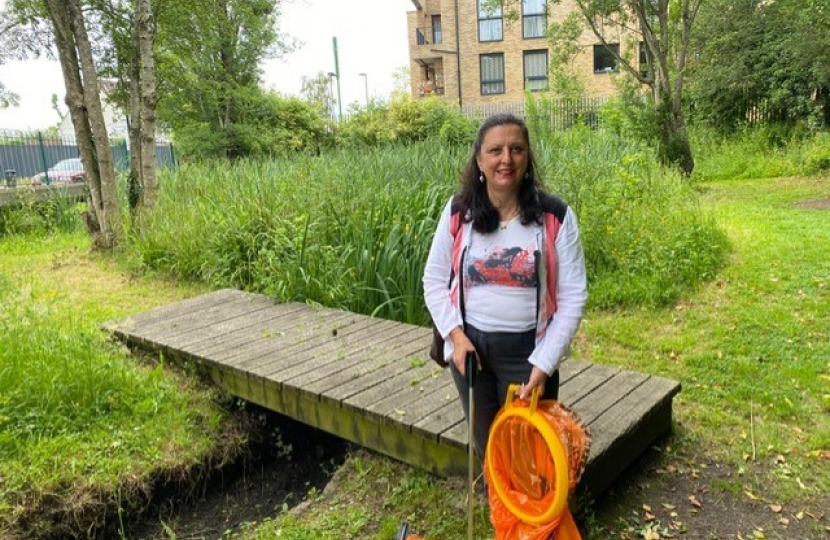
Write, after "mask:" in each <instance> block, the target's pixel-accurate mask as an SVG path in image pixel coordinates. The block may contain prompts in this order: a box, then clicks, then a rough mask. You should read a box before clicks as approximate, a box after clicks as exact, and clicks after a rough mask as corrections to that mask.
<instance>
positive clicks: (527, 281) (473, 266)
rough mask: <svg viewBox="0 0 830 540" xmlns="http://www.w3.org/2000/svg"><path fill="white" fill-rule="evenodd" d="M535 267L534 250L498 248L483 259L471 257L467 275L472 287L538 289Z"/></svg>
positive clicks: (488, 252) (517, 247)
mask: <svg viewBox="0 0 830 540" xmlns="http://www.w3.org/2000/svg"><path fill="white" fill-rule="evenodd" d="M535 266H536V261H534V259H533V249H528V248H522V247H519V246H515V247H509V248H503V247H498V246H496V247H493V248H492V249H489V250H487V251H486V252H485V253H484V256H483V257H481V258H476V257H475V256H473V257H470V261H469V264H468V266H467V275H468V276H469V277H468V279H469V282H470V285H472V286H475V285H500V286H502V287H536V286H537V285H538V284H537V277H536V271H535Z"/></svg>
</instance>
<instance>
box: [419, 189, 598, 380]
mask: <svg viewBox="0 0 830 540" xmlns="http://www.w3.org/2000/svg"><path fill="white" fill-rule="evenodd" d="M546 201H547V202H549V203H550V205H553V207H554V211H553V212H548V215H546V225H545V226H542V225H536V224H531V225H521V224H518V225H519V226H521V227H525V228H530V229H533V230H534V234H535V236H536V238H537V241H536V245H537V246H539V247H540V248H541V250H542V252H543V256H542V257H540V258H539V260H537V261H536V264H542V268H541V269H540V270H541V271H540V272H539V274H538V275H539V279H538V281H539V283H538V286H540V287H543V291H544V288H545V286H546V283H550V282H551V281H553V282H554V283H555V291H554V294H553V295H548V294H547V292H546V291H545V292H543V294H541V295H540V296H541V297H542V299H541V301H540V311H541V313H540V317H539V319H540V320H539V322H537V325H536V330H537V334H536V347H535V348H534V350H533V352H532V353H531V355H530V357H529V358H528V361H529V362H530V363H531V364H533V365H534V366H537V367H538V368H540V369H542V370H543V371H545V372H546V373H547V374H548V375H550V374H552V373H553V372H554V371H555V370H556V369H557V368H558V367H559V365H560V363H561V362H562V361H563V360H564V359H565V358H566V357H567V356H568V354H569V351H570V343H571V341H572V340H573V337H574V335H575V334H576V331H577V329H578V327H579V323H580V321H581V320H582V316H583V313H584V309H585V303H586V301H587V299H588V292H587V278H586V273H585V256H584V253H583V251H582V243H581V241H580V238H579V227H578V225H577V221H576V217H575V216H574V214H573V211H572V210H571V209H570V208H569V207H567V206H566V205H565V204H564V203H562V202H561V201H559V200H558V199H555V198H552V197H549V198H548V199H546ZM453 219H458V215H455V216H453V214H452V203H451V201H450V202H448V203H447V205H446V206H445V207H444V210H443V212H442V213H441V218H440V220H439V222H438V227H437V228H436V232H435V237H434V238H433V241H432V246H431V247H430V252H429V256H428V258H427V264H426V268H425V269H424V279H423V284H424V299H425V301H426V304H427V308H428V309H429V312H430V315H431V316H432V320H433V322H434V323H435V325H436V327H437V328H438V331H439V332H440V333H441V335H442V336H444V338H445V345H444V357H445V358H450V357H452V353H453V345H452V341H451V340H449V339H447V338H448V336H449V333H450V332H451V331H452V330H453V329H454V328H456V327H458V326H462V327H463V321H462V318H461V310H460V307H459V305H458V295H457V291H458V288H457V279H454V280H453V284H452V285H451V286H450V283H449V279H450V275H451V273H453V269H454V268H455V269H456V271H458V269H463V268H464V267H465V266H468V263H469V262H468V261H465V262H462V261H460V260H459V259H460V258H461V257H462V254H463V253H465V251H466V250H465V249H464V248H466V247H469V246H470V244H471V243H477V242H480V241H481V240H482V239H484V238H485V237H487V236H490V235H481V234H479V233H477V232H475V231H474V230H473V229H472V224H471V223H460V224H458V225H457V226H458V232H457V233H456V235H453V234H452V232H451V221H452V220H453ZM551 224H552V225H551ZM458 235H461V236H460V237H458ZM551 236H555V242H554V243H553V245H552V246H551V245H550V242H549V238H550V237H551ZM551 249H552V250H553V252H552V253H545V252H546V251H550V250H551ZM547 261H553V264H554V265H555V267H554V268H553V269H552V271H553V272H554V274H553V276H548V272H550V271H551V269H549V268H547V267H546V262H547ZM464 272H465V273H464V276H463V285H464V288H465V291H466V290H467V288H468V287H469V279H470V277H469V276H468V273H467V271H466V270H465V271H464ZM494 292H497V291H494ZM466 300H467V303H466V308H467V310H468V312H470V311H474V310H475V307H474V306H471V304H470V301H474V300H475V295H474V296H473V298H472V300H471V299H470V298H467V299H466ZM550 300H552V302H551V301H550ZM551 303H552V304H553V305H550V304H551ZM533 317H534V318H535V317H536V314H533ZM493 324H496V323H495V321H493ZM489 328H491V329H492V328H496V326H489Z"/></svg>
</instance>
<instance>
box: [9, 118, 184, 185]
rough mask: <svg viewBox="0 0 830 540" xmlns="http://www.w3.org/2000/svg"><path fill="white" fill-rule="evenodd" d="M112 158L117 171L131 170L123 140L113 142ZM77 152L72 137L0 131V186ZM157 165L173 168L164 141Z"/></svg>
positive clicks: (171, 155) (159, 146)
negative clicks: (0, 175) (0, 176)
mask: <svg viewBox="0 0 830 540" xmlns="http://www.w3.org/2000/svg"><path fill="white" fill-rule="evenodd" d="M111 146H112V155H113V160H114V163H115V168H116V171H126V170H128V169H129V168H130V153H129V150H128V148H127V142H126V141H125V140H124V139H121V140H115V142H113V143H112V145H111ZM78 157H80V152H79V150H78V145H77V144H75V138H74V137H67V136H61V135H57V134H47V133H43V132H35V133H32V132H24V131H14V130H0V174H2V175H3V176H2V178H0V184H2V183H3V182H2V181H3V179H5V181H6V182H7V183H8V182H9V181H10V180H11V179H13V180H12V181H13V182H15V183H17V182H18V181H23V182H22V183H25V179H27V178H31V177H32V176H34V175H36V174H38V173H45V172H46V171H47V170H48V169H50V168H51V167H53V166H54V165H55V164H56V163H58V162H59V161H62V160H64V159H71V158H78ZM156 163H157V164H158V166H159V167H172V166H175V165H176V156H175V153H174V152H173V145H172V143H169V142H163V143H159V144H157V145H156Z"/></svg>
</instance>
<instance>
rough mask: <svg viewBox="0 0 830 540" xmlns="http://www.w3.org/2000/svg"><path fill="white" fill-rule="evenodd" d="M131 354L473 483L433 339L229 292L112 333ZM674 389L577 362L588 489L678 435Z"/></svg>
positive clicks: (565, 382)
mask: <svg viewBox="0 0 830 540" xmlns="http://www.w3.org/2000/svg"><path fill="white" fill-rule="evenodd" d="M104 328H105V329H106V330H107V331H109V332H111V333H113V334H114V335H116V336H118V337H119V338H120V339H122V340H124V341H125V342H126V343H128V344H131V345H133V346H138V347H140V348H143V349H145V350H148V351H152V352H162V353H164V354H165V355H167V356H169V357H173V358H178V359H183V360H188V361H191V362H193V363H195V364H198V365H200V366H202V369H203V370H204V371H205V372H206V373H207V374H208V375H209V376H210V378H211V380H213V381H214V382H215V383H216V384H217V385H219V386H220V387H222V388H223V389H224V390H226V391H227V392H229V393H230V394H232V395H234V396H238V397H240V398H242V399H245V400H248V401H251V402H253V403H256V404H258V405H261V406H263V407H266V408H268V409H270V410H274V411H276V412H279V413H281V414H284V415H286V416H289V417H291V418H294V419H296V420H298V421H300V422H303V423H306V424H308V425H311V426H314V427H316V428H318V429H321V430H324V431H327V432H330V433H333V434H335V435H337V436H339V437H342V438H344V439H347V440H349V441H351V442H354V443H355V444H359V445H361V446H364V447H366V448H369V449H371V450H374V451H377V452H380V453H382V454H385V455H388V456H390V457H393V458H395V459H398V460H400V461H403V462H405V463H409V464H411V465H414V466H417V467H421V468H423V469H425V470H427V471H430V472H431V473H434V474H437V475H441V476H455V475H459V476H463V475H466V473H467V426H466V422H465V421H464V416H463V413H462V411H461V406H460V404H459V403H458V399H457V395H456V390H455V387H454V385H453V383H452V378H451V377H450V375H449V373H448V372H447V371H446V370H443V369H440V368H438V367H437V366H436V365H435V364H434V363H433V362H432V361H431V360H429V359H428V358H427V351H428V349H429V343H430V339H431V331H430V330H429V329H427V328H421V327H418V326H413V325H407V324H402V323H398V322H393V321H388V320H384V319H378V318H373V317H369V316H365V315H359V314H355V313H350V312H347V311H343V310H337V309H329V308H321V307H314V306H308V305H305V304H299V303H290V304H278V303H275V302H273V301H272V300H270V299H268V298H267V297H265V296H263V295H258V294H250V293H245V292H242V291H237V290H232V289H223V290H219V291H216V292H213V293H210V294H207V295H203V296H199V297H196V298H192V299H189V300H185V301H182V302H178V303H176V304H172V305H169V306H165V307H161V308H158V309H154V310H151V311H148V312H144V313H139V314H136V315H134V316H131V317H128V318H125V319H122V320H119V321H113V322H110V323H107V324H105V325H104ZM679 391H680V384H679V383H678V382H676V381H672V380H669V379H665V378H661V377H653V376H649V375H645V374H641V373H636V372H632V371H626V370H621V369H619V368H615V367H610V366H603V365H598V364H592V363H590V362H585V361H581V360H569V361H567V362H566V363H565V364H563V367H562V369H561V389H560V396H559V397H560V399H561V401H562V402H563V403H564V404H566V405H568V406H569V407H571V408H573V409H574V410H575V411H576V412H577V413H578V414H579V415H580V416H581V417H582V419H583V420H584V422H585V423H586V424H587V425H588V426H589V427H590V429H591V434H592V436H593V445H592V447H591V454H590V456H589V459H588V463H587V466H586V470H585V475H584V477H583V481H582V485H581V489H585V490H588V491H590V492H591V493H592V494H593V495H598V494H599V493H601V492H602V491H604V490H605V489H606V488H608V486H609V485H610V484H611V482H613V480H614V479H615V478H617V477H618V476H619V475H620V473H622V472H623V470H625V468H626V467H628V466H629V465H630V464H631V463H632V462H633V461H634V460H635V459H636V458H637V457H638V456H640V455H641V454H642V453H643V452H644V451H645V450H646V449H647V448H648V447H649V445H651V444H652V443H653V442H654V440H655V439H656V438H658V437H659V436H661V435H662V434H663V433H665V432H666V431H668V430H669V429H671V421H672V414H671V405H672V399H673V397H674V396H675V395H676V394H677V393H678V392H679Z"/></svg>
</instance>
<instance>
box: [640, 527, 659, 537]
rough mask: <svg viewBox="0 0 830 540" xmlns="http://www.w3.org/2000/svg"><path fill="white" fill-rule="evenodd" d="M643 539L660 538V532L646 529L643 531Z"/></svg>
mask: <svg viewBox="0 0 830 540" xmlns="http://www.w3.org/2000/svg"><path fill="white" fill-rule="evenodd" d="M643 538H644V540H660V533H658V532H657V531H655V530H654V529H646V530H645V531H643Z"/></svg>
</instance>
